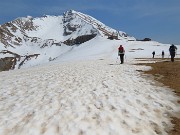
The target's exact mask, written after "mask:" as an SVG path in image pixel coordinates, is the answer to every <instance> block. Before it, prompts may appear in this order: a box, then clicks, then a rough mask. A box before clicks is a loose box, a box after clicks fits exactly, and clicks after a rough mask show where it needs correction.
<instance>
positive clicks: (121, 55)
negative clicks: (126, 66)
mask: <svg viewBox="0 0 180 135" xmlns="http://www.w3.org/2000/svg"><path fill="white" fill-rule="evenodd" d="M120 60H121V64H123V63H124V54H120Z"/></svg>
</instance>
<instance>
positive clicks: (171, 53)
mask: <svg viewBox="0 0 180 135" xmlns="http://www.w3.org/2000/svg"><path fill="white" fill-rule="evenodd" d="M176 50H177V47H176V46H175V45H174V44H172V45H171V46H170V47H169V53H170V55H171V61H172V62H174V57H175V55H176Z"/></svg>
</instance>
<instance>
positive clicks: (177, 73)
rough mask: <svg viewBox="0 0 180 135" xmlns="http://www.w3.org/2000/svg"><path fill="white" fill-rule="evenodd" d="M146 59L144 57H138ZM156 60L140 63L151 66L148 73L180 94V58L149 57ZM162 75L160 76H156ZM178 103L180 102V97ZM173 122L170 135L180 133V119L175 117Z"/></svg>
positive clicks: (178, 134) (179, 134)
mask: <svg viewBox="0 0 180 135" xmlns="http://www.w3.org/2000/svg"><path fill="white" fill-rule="evenodd" d="M138 60H140V61H141V60H142V61H144V59H138ZM147 60H148V61H149V60H152V61H153V60H154V61H156V62H155V63H140V64H138V65H147V66H151V67H152V70H149V71H144V73H146V74H152V75H153V76H155V78H154V79H155V80H157V81H159V82H161V83H163V84H164V85H166V86H169V87H170V88H172V89H173V90H174V92H175V93H176V94H177V95H178V96H180V59H178V58H176V59H175V62H171V61H170V59H147ZM156 76H160V77H156ZM178 103H179V104H180V98H179V101H178ZM172 123H173V124H174V125H175V126H174V129H173V130H172V131H171V132H170V133H169V134H170V135H180V119H178V118H175V117H174V118H173V119H172Z"/></svg>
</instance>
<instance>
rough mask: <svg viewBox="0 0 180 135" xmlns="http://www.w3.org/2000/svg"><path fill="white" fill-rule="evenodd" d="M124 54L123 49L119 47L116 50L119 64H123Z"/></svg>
mask: <svg viewBox="0 0 180 135" xmlns="http://www.w3.org/2000/svg"><path fill="white" fill-rule="evenodd" d="M124 53H125V50H124V47H123V46H122V45H120V46H119V48H118V55H119V56H120V61H121V64H123V63H124Z"/></svg>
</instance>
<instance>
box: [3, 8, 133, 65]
mask: <svg viewBox="0 0 180 135" xmlns="http://www.w3.org/2000/svg"><path fill="white" fill-rule="evenodd" d="M0 35H1V38H0V51H1V53H0V58H1V59H6V58H7V57H9V56H10V57H11V60H10V61H12V59H13V65H14V66H12V67H13V68H21V67H22V66H23V65H24V64H25V63H28V62H29V61H30V60H31V59H33V58H34V57H35V58H36V57H38V58H39V59H44V61H43V62H48V61H51V60H54V59H56V58H57V57H59V56H60V55H61V53H52V52H51V51H50V50H54V48H57V50H58V49H59V50H61V48H62V47H61V46H73V45H80V44H82V43H84V42H87V41H89V40H91V39H93V38H94V37H96V36H101V37H104V38H109V39H118V40H120V39H127V40H129V39H131V37H128V36H127V34H126V33H125V32H121V31H117V30H115V29H112V28H110V27H108V26H106V25H105V24H103V23H102V22H100V21H98V20H96V19H95V18H93V17H91V16H89V15H86V14H83V13H81V12H78V11H75V10H68V11H66V12H64V14H63V15H62V16H50V15H45V16H43V17H36V18H33V17H32V16H27V17H19V18H17V19H15V20H13V21H11V22H8V23H5V24H3V25H1V26H0ZM132 39H134V38H132ZM22 48H23V49H22ZM52 48H53V49H52ZM59 52H62V51H59ZM2 54H3V55H2ZM41 62H42V61H41ZM36 63H37V62H36ZM12 67H10V68H12Z"/></svg>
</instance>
